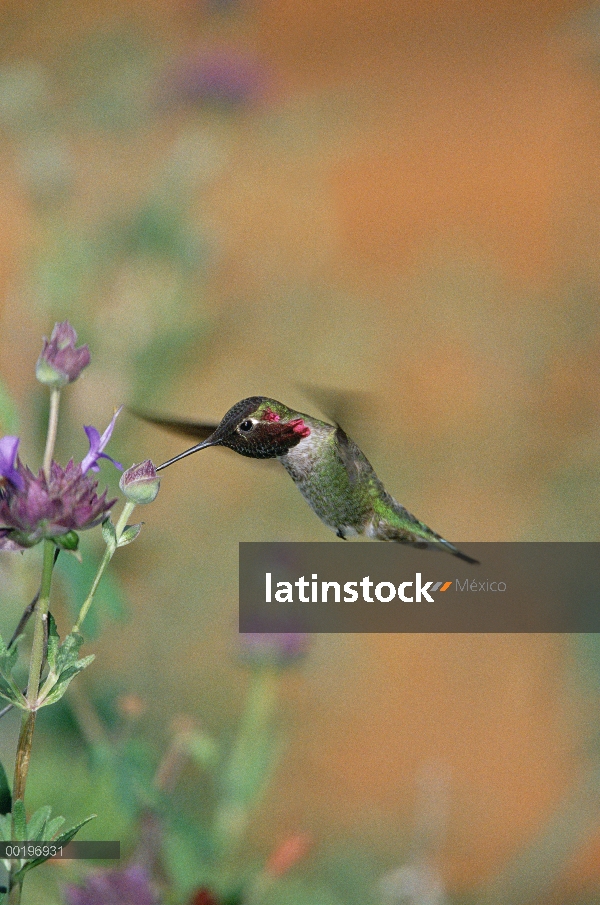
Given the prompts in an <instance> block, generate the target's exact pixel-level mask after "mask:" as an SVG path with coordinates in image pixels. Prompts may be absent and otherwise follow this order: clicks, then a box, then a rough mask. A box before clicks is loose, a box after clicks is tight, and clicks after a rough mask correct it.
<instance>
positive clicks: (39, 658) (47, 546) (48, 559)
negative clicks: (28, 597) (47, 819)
mask: <svg viewBox="0 0 600 905" xmlns="http://www.w3.org/2000/svg"><path fill="white" fill-rule="evenodd" d="M53 568H54V544H53V543H52V541H51V540H45V541H44V560H43V565H42V584H41V588H40V596H39V599H38V602H37V606H36V611H35V627H34V630H33V644H32V646H31V658H30V661H29V680H28V683H27V710H25V711H24V712H23V716H22V719H21V731H20V732H19V741H18V743H17V756H16V758H15V773H14V780H13V801H16V800H18V799H20V800H21V801H24V800H25V787H26V785H27V774H28V773H29V761H30V760H31V747H32V744H33V730H34V727H35V717H36V714H37V703H38V693H39V689H40V675H41V672H42V665H43V662H44V640H45V636H46V630H45V628H46V624H47V621H48V606H49V604H50V586H51V584H52V570H53ZM12 829H13V834H12V835H13V839H14V838H15V836H14V822H13V828H12ZM16 869H17V864H16V863H14V864H13V868H12V870H11V874H12V873H14V871H15V870H16ZM21 886H22V884H21V883H19V882H17V883H11V886H10V889H11V891H10V898H9V902H10V905H18V903H19V902H20V901H21Z"/></svg>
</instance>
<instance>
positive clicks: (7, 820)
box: [0, 814, 12, 842]
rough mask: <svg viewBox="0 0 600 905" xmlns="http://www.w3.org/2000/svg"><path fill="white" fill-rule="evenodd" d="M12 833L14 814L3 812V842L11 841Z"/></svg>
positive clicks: (0, 818) (0, 829)
mask: <svg viewBox="0 0 600 905" xmlns="http://www.w3.org/2000/svg"><path fill="white" fill-rule="evenodd" d="M11 835H12V815H11V814H2V815H0V839H2V841H3V842H10V837H11Z"/></svg>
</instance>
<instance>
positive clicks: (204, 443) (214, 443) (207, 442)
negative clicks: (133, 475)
mask: <svg viewBox="0 0 600 905" xmlns="http://www.w3.org/2000/svg"><path fill="white" fill-rule="evenodd" d="M216 433H217V432H216V431H215V433H214V434H211V435H210V437H208V439H206V440H203V441H202V443H197V444H196V445H195V446H192V448H191V449H186V451H185V452H182V453H179V455H178V456H174V457H173V458H172V459H169V460H168V461H167V462H163V463H162V465H159V466H158V467H157V469H156V470H157V471H162V469H163V468H166V467H167V465H172V464H173V462H179V460H180V459H185V457H186V456H191V454H192V453H195V452H199V451H200V450H201V449H206V448H207V446H217V445H218V443H219V440H220V438H219V437H215V434H216Z"/></svg>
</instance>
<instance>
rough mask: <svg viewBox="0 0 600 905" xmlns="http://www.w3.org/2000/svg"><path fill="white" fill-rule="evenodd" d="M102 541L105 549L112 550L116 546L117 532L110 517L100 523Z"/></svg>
mask: <svg viewBox="0 0 600 905" xmlns="http://www.w3.org/2000/svg"><path fill="white" fill-rule="evenodd" d="M102 539H103V540H104V543H105V544H106V546H107V547H113V548H114V547H116V545H117V532H116V530H115V526H114V525H113V523H112V521H111V518H110V515H109V516H108V518H105V519H104V521H103V522H102Z"/></svg>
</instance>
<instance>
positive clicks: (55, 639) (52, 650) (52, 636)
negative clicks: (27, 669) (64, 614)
mask: <svg viewBox="0 0 600 905" xmlns="http://www.w3.org/2000/svg"><path fill="white" fill-rule="evenodd" d="M59 647H60V637H59V634H58V629H57V628H56V620H55V619H54V616H53V615H52V613H48V650H47V652H46V659H47V660H48V667H49V669H50V671H51V672H54V671H55V670H56V657H57V654H58V649H59Z"/></svg>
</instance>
